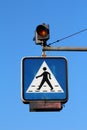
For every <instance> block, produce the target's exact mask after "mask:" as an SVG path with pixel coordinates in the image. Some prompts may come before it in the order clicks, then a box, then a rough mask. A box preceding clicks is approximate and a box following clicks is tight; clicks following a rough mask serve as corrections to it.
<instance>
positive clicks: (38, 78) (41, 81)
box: [21, 57, 68, 103]
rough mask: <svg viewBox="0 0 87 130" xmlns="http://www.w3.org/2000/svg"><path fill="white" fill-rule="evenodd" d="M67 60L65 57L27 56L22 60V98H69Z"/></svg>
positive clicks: (27, 100) (26, 100)
mask: <svg viewBox="0 0 87 130" xmlns="http://www.w3.org/2000/svg"><path fill="white" fill-rule="evenodd" d="M67 80H68V79H67V60H66V58H64V57H46V58H43V57H25V58H23V60H22V94H21V95H22V100H23V102H25V103H29V102H30V101H32V100H33V101H35V100H60V101H62V102H66V101H67V98H68V83H67V82H68V81H67Z"/></svg>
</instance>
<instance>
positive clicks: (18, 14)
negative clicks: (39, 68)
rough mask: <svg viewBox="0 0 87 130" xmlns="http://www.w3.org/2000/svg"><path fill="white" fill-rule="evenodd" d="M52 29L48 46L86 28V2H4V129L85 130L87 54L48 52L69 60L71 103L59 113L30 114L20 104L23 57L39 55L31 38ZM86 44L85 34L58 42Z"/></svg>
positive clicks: (0, 34)
mask: <svg viewBox="0 0 87 130" xmlns="http://www.w3.org/2000/svg"><path fill="white" fill-rule="evenodd" d="M43 22H45V23H47V24H49V25H50V39H49V41H48V43H50V42H53V41H55V40H57V39H60V38H62V37H65V36H67V35H70V34H72V33H74V32H77V31H80V30H81V29H85V28H87V1H86V0H66V1H64V0H51V1H50V0H44V1H41V0H36V1H35V0H1V1H0V60H1V62H0V83H1V87H0V99H1V105H0V129H2V130H6V129H7V130H11V129H13V130H25V129H26V130H46V129H49V130H53V129H60V130H63V129H65V130H73V129H77V130H82V129H84V130H86V128H87V100H86V99H87V52H47V55H48V56H65V57H66V58H67V60H68V87H69V100H68V102H67V103H66V104H65V107H64V108H63V110H62V111H60V112H39V113H37V112H33V113H32V112H29V105H25V104H23V103H22V101H21V59H22V57H26V56H41V51H42V50H41V47H40V46H36V45H35V43H34V41H33V40H32V39H33V37H34V30H35V28H36V26H37V25H38V24H41V23H43ZM54 46H84V47H86V46H87V32H83V33H81V34H79V35H77V36H74V37H72V38H69V39H66V40H64V41H61V42H60V43H56V44H54Z"/></svg>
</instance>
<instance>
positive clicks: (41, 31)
mask: <svg viewBox="0 0 87 130" xmlns="http://www.w3.org/2000/svg"><path fill="white" fill-rule="evenodd" d="M48 39H49V25H46V24H42V25H38V26H37V27H36V30H35V38H34V40H35V42H36V44H38V45H42V46H46V41H47V40H48Z"/></svg>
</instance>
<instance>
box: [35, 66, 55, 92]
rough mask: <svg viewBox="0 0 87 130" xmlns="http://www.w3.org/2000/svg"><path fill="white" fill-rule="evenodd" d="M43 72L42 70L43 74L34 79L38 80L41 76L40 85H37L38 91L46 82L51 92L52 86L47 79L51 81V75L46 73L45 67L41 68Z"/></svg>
mask: <svg viewBox="0 0 87 130" xmlns="http://www.w3.org/2000/svg"><path fill="white" fill-rule="evenodd" d="M43 70H44V72H43V73H42V74H41V75H38V76H36V78H39V77H41V76H43V78H42V81H41V83H40V85H39V88H38V90H40V89H41V87H42V85H43V84H44V83H45V82H47V84H48V85H49V87H50V88H51V90H52V89H53V87H52V85H51V83H50V81H49V79H51V74H50V73H49V72H47V71H46V70H47V68H46V67H43Z"/></svg>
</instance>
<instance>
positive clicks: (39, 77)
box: [26, 61, 64, 93]
mask: <svg viewBox="0 0 87 130" xmlns="http://www.w3.org/2000/svg"><path fill="white" fill-rule="evenodd" d="M44 68H45V69H44ZM44 72H45V74H44ZM50 78H51V79H50ZM42 81H43V84H42V86H41V88H40V89H39V86H40V84H41V82H42ZM48 81H49V82H50V84H51V85H52V87H53V89H52V90H51V87H50V85H49V83H48ZM36 92H40V93H41V92H50V93H53V92H57V93H63V92H64V91H63V89H62V88H61V86H60V84H59V83H58V81H57V80H56V78H55V76H54V75H53V73H52V72H51V70H50V68H49V67H48V65H47V63H46V62H45V61H44V62H43V63H42V65H41V67H40V69H39V70H38V72H37V74H36V76H35V77H34V79H33V81H32V82H31V84H30V85H29V87H28V89H27V91H26V93H36Z"/></svg>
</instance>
